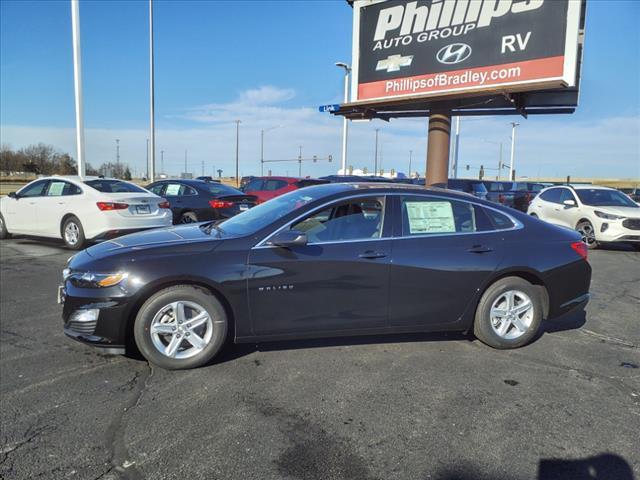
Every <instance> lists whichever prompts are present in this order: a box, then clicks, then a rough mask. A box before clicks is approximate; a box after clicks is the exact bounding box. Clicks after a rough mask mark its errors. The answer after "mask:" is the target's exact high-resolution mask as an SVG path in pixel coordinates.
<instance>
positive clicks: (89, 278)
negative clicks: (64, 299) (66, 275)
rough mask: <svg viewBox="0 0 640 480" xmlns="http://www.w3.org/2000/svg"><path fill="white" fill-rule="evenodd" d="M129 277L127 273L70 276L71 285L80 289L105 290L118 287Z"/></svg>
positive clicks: (88, 273)
mask: <svg viewBox="0 0 640 480" xmlns="http://www.w3.org/2000/svg"><path fill="white" fill-rule="evenodd" d="M128 276H129V274H128V273H125V272H118V273H91V272H86V273H82V274H80V273H76V274H72V275H71V276H70V279H71V283H73V284H74V285H76V286H78V287H82V288H106V287H113V286H115V285H118V284H119V283H120V282H122V281H123V280H125V279H126V278H127V277H128Z"/></svg>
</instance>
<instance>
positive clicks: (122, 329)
mask: <svg viewBox="0 0 640 480" xmlns="http://www.w3.org/2000/svg"><path fill="white" fill-rule="evenodd" d="M78 290H83V289H78V288H75V287H73V286H71V285H70V284H69V283H68V282H67V283H66V285H64V286H60V287H59V288H58V301H59V303H62V304H63V308H62V320H63V331H64V334H65V335H66V336H68V337H69V338H72V339H74V340H77V341H79V342H82V343H85V344H87V345H92V346H94V347H99V348H100V349H102V351H103V353H113V354H123V353H125V349H126V337H127V335H126V333H127V323H128V319H129V314H130V311H131V310H130V298H129V297H117V296H111V297H102V298H92V297H86V296H78V295H74V294H77V293H79V292H78ZM85 291H86V290H85ZM89 310H97V311H98V315H97V318H96V319H95V321H93V320H89V321H77V317H74V313H76V312H81V311H89Z"/></svg>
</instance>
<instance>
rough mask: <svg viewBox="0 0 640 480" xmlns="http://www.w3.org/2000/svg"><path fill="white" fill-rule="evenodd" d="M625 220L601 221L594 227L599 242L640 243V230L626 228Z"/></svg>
mask: <svg viewBox="0 0 640 480" xmlns="http://www.w3.org/2000/svg"><path fill="white" fill-rule="evenodd" d="M623 223H625V221H624V220H605V219H599V220H598V221H597V222H596V225H594V228H595V229H596V240H597V241H599V242H640V229H632V228H626V227H625V226H624V225H623Z"/></svg>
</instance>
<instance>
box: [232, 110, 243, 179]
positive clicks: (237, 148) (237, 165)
mask: <svg viewBox="0 0 640 480" xmlns="http://www.w3.org/2000/svg"><path fill="white" fill-rule="evenodd" d="M234 122H235V124H236V187H239V186H240V178H238V175H239V172H240V170H239V163H238V157H239V153H240V123H242V122H241V121H240V120H234Z"/></svg>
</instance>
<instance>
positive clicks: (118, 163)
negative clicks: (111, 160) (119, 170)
mask: <svg viewBox="0 0 640 480" xmlns="http://www.w3.org/2000/svg"><path fill="white" fill-rule="evenodd" d="M116 165H120V140H119V139H117V138H116Z"/></svg>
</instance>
